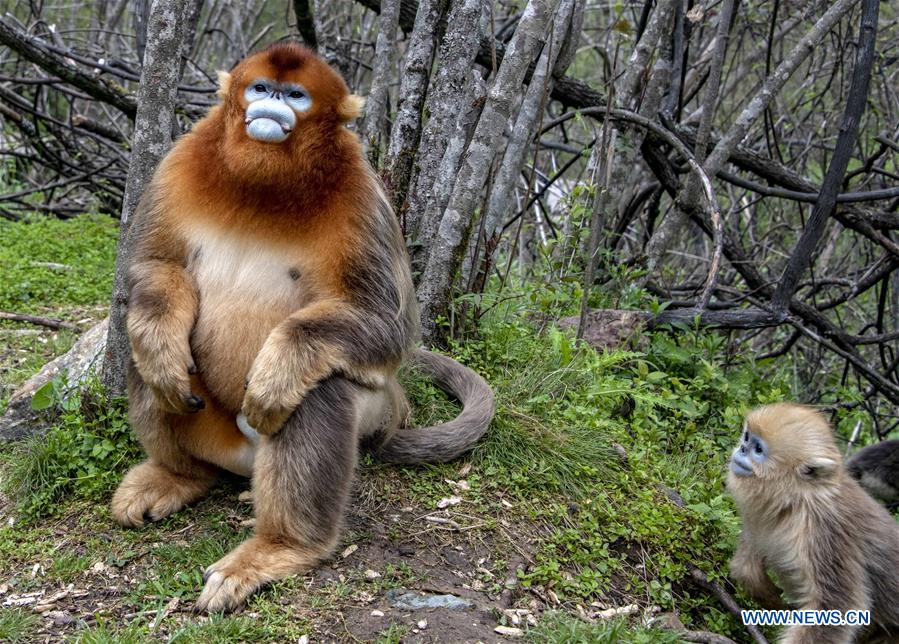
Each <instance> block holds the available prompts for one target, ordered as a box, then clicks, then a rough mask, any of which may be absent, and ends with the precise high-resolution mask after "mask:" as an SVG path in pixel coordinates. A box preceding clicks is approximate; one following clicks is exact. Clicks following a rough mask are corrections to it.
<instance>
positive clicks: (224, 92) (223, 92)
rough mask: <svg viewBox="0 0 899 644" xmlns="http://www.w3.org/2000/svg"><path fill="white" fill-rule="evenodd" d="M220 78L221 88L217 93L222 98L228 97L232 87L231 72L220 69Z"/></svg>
mask: <svg viewBox="0 0 899 644" xmlns="http://www.w3.org/2000/svg"><path fill="white" fill-rule="evenodd" d="M218 79H219V88H218V91H217V92H216V94H218V97H219V98H220V99H222V100H224V99H226V98H228V92H229V91H230V89H231V74H229V73H228V72H226V71H222V70H219V72H218Z"/></svg>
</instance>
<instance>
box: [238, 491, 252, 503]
mask: <svg viewBox="0 0 899 644" xmlns="http://www.w3.org/2000/svg"><path fill="white" fill-rule="evenodd" d="M237 500H238V501H242V502H244V503H252V502H253V492H252V491H251V490H244V491H243V492H241V493H240V494H238V495H237Z"/></svg>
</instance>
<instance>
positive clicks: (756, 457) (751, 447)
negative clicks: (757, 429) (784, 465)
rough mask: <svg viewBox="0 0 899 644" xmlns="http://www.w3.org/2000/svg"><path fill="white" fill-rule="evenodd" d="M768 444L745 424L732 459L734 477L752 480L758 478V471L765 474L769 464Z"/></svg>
mask: <svg viewBox="0 0 899 644" xmlns="http://www.w3.org/2000/svg"><path fill="white" fill-rule="evenodd" d="M768 458H769V451H768V443H767V442H766V441H765V440H764V439H763V438H762V437H761V436H757V435H756V434H754V433H753V432H750V431H749V423H744V424H743V433H742V435H741V438H740V442H739V443H738V444H737V447H736V449H735V450H734V452H733V454H731V457H730V471H731V473H733V474H734V476H738V477H740V478H750V477H753V476H756V469H758V470H759V471H760V473H761V474H764V468H765V466H766V465H767V464H768Z"/></svg>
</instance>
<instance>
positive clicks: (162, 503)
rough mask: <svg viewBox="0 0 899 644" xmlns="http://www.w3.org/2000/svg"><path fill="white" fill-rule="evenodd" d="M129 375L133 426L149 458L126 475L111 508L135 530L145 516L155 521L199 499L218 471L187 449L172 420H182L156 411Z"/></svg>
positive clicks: (156, 405) (151, 397) (136, 377)
mask: <svg viewBox="0 0 899 644" xmlns="http://www.w3.org/2000/svg"><path fill="white" fill-rule="evenodd" d="M128 375H129V378H128V379H129V399H130V409H129V416H130V419H131V425H132V427H133V428H134V431H135V433H136V434H137V437H138V439H139V440H140V442H141V444H142V445H143V446H144V450H145V451H146V452H147V456H148V458H147V460H146V461H144V462H143V463H141V464H140V465H137V466H135V467H133V468H131V469H130V470H129V471H128V473H127V474H125V478H124V479H123V480H122V482H121V484H119V487H118V489H117V490H116V492H115V494H114V495H113V497H112V504H111V510H112V515H113V517H114V518H115V520H116V521H117V522H118V523H120V524H121V525H123V526H126V527H137V526H141V525H143V523H144V520H145V517H149V519H150V520H152V521H158V520H159V519H162V518H163V517H166V516H168V515H170V514H172V513H173V512H177V511H178V510H180V509H181V508H182V507H184V506H185V505H187V504H188V503H191V502H193V501H196V500H197V499H199V498H200V497H201V496H203V495H204V494H205V493H206V492H207V491H208V490H209V488H210V487H212V484H213V483H214V482H215V479H216V476H217V473H218V468H217V467H215V466H214V465H211V464H209V463H205V462H203V461H200V460H198V459H196V458H194V457H193V456H191V455H190V454H189V453H188V452H187V451H185V449H184V448H183V447H182V446H181V443H180V441H179V436H178V432H177V429H178V428H177V426H176V422H173V420H175V419H178V418H181V417H177V416H174V415H172V414H167V413H165V412H163V411H162V410H161V409H160V406H159V402H158V401H157V399H156V397H155V396H154V395H153V394H152V392H151V391H150V389H149V388H148V387H147V386H146V384H144V382H143V381H142V380H141V378H140V375H138V374H137V373H136V371H135V370H134V369H133V368H132V369H131V370H130V372H129V374H128Z"/></svg>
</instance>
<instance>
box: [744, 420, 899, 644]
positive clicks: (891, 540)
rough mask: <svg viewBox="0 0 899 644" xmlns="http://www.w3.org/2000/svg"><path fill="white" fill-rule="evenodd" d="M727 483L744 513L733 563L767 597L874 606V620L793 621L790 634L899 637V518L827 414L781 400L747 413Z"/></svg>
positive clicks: (773, 601)
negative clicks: (850, 466)
mask: <svg viewBox="0 0 899 644" xmlns="http://www.w3.org/2000/svg"><path fill="white" fill-rule="evenodd" d="M727 487H728V489H729V490H730V492H731V494H732V495H733V497H734V500H735V501H736V503H737V506H738V508H739V510H740V515H741V516H742V518H743V532H742V534H741V536H740V545H739V547H738V549H737V552H736V554H735V555H734V558H733V560H732V561H731V572H732V574H733V576H734V578H735V579H737V581H739V582H740V583H741V584H742V585H743V587H744V588H746V590H747V591H748V592H749V593H750V594H751V595H752V596H753V597H755V598H756V599H757V600H758V601H759V602H761V603H762V604H763V605H766V606H767V607H770V608H776V607H779V606H782V603H781V600H780V591H779V590H778V588H777V586H775V585H774V583H773V582H772V580H771V579H770V578H769V577H768V572H769V571H770V572H773V573H774V574H775V575H776V576H777V579H778V581H779V582H780V585H781V587H782V588H783V591H784V594H785V596H786V599H787V600H788V602H789V603H790V605H792V606H795V607H797V608H801V609H816V610H839V611H843V612H844V613H845V612H846V611H848V610H869V611H871V626H870V627H867V628H865V627H861V626H849V625H846V626H795V625H794V626H789V627H787V628H786V630H785V631H784V633H783V635H782V637H781V640H780V641H781V642H787V643H790V644H830V643H838V642H839V643H850V642H868V641H897V640H899V599H897V598H899V525H897V523H896V521H895V520H894V519H893V518H892V517H891V516H890V514H889V513H888V512H887V511H886V510H885V509H884V508H883V507H882V506H881V505H880V504H878V503H877V502H876V501H874V500H873V499H872V498H871V497H870V496H868V495H867V494H866V493H865V492H864V491H863V490H862V489H861V488H860V487H859V485H858V483H857V482H856V481H855V480H854V479H852V478H851V477H850V476H849V475H848V474H847V473H846V471H845V469H844V468H843V464H842V459H841V457H840V452H839V450H838V449H837V446H836V443H835V442H834V438H833V432H832V431H831V428H830V425H829V424H828V423H827V421H826V420H825V419H824V417H823V416H822V415H821V414H820V413H818V412H816V411H814V410H813V409H810V408H808V407H803V406H801V405H795V404H789V403H781V404H776V405H769V406H766V407H762V408H760V409H756V410H755V411H753V412H751V413H750V414H749V415H748V416H747V417H746V422H745V424H744V427H743V434H742V437H741V440H740V443H739V445H738V446H737V448H736V449H735V450H734V453H733V455H732V456H731V460H730V472H729V474H728V480H727Z"/></svg>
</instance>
